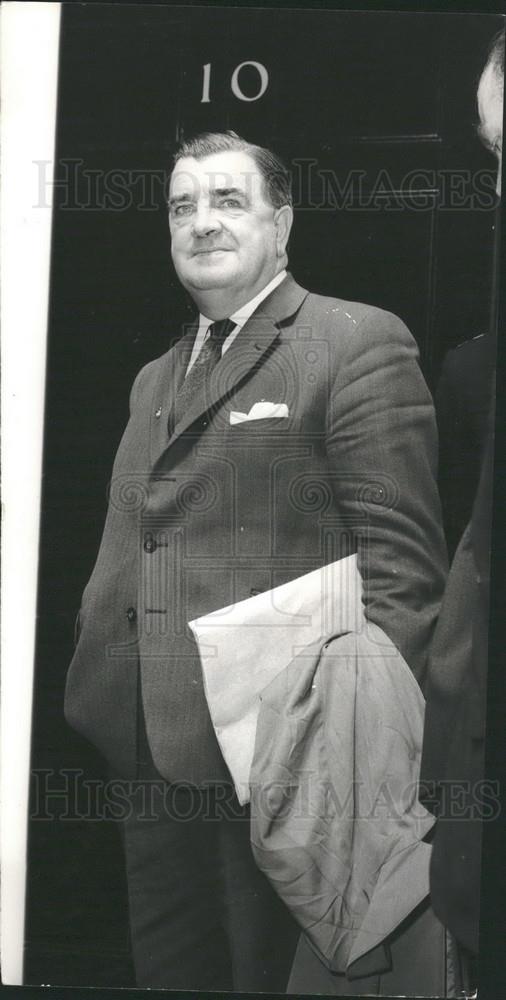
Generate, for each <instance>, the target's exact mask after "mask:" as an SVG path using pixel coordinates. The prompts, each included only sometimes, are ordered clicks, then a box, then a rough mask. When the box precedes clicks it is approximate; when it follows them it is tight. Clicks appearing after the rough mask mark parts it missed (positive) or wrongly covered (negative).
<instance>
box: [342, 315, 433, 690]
mask: <svg viewBox="0 0 506 1000" xmlns="http://www.w3.org/2000/svg"><path fill="white" fill-rule="evenodd" d="M327 453H328V457H329V461H330V463H331V465H332V468H333V470H334V471H336V472H337V476H334V480H335V482H336V487H335V489H336V492H337V496H336V501H337V505H338V508H339V510H340V512H341V514H342V515H343V517H346V520H347V523H348V524H349V525H350V526H351V527H352V530H353V533H354V535H355V543H356V545H357V551H358V559H359V568H360V572H361V575H362V579H363V582H364V602H365V613H366V617H367V618H368V619H370V620H371V621H373V622H374V623H375V624H376V625H379V626H380V628H382V629H383V631H384V632H385V633H386V634H387V635H388V637H389V638H390V639H391V640H392V642H394V643H395V645H396V646H397V648H398V649H399V650H400V651H401V653H402V655H403V656H404V658H405V659H406V661H407V663H408V664H409V666H410V667H411V669H412V670H413V673H414V674H415V676H416V678H417V680H418V681H419V683H420V684H423V679H424V676H425V669H426V660H427V653H428V647H429V644H430V640H431V636H432V633H433V629H434V626H435V622H436V618H437V614H438V611H439V606H440V602H441V598H442V593H443V588H444V582H445V575H446V569H447V557H446V548H445V543H444V539H443V530H442V524H441V509H440V502H439V496H438V492H437V487H436V475H437V431H436V425H435V417H434V408H433V405H432V398H431V395H430V393H429V390H428V389H427V386H426V384H425V382H424V379H423V376H422V374H421V371H420V368H419V366H418V351H417V347H416V344H415V341H414V340H413V338H412V336H411V334H410V333H409V331H408V330H407V328H406V327H405V326H404V324H403V323H402V322H401V320H399V319H398V318H397V317H396V316H393V315H392V314H391V313H387V312H383V311H381V310H371V312H370V313H368V314H367V315H366V317H365V318H364V319H363V320H362V322H361V323H360V324H359V325H358V326H357V327H356V328H355V330H354V332H353V333H352V334H351V335H350V338H349V341H348V345H347V348H346V351H345V357H344V359H343V358H341V360H340V363H339V367H338V374H337V377H336V379H335V382H334V385H333V390H332V392H331V398H330V406H329V419H328V426H327Z"/></svg>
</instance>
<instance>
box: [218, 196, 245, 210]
mask: <svg viewBox="0 0 506 1000" xmlns="http://www.w3.org/2000/svg"><path fill="white" fill-rule="evenodd" d="M221 206H222V208H241V202H240V201H239V198H224V199H223V201H222V202H221Z"/></svg>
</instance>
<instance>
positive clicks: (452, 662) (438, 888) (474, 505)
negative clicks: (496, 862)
mask: <svg viewBox="0 0 506 1000" xmlns="http://www.w3.org/2000/svg"><path fill="white" fill-rule="evenodd" d="M503 91H504V31H502V32H500V33H499V34H498V35H497V36H496V37H495V38H494V40H493V42H492V45H491V47H490V52H489V57H488V59H487V62H486V65H485V67H484V69H483V72H482V75H481V78H480V83H479V87H478V95H477V97H478V110H479V115H480V129H479V131H480V135H481V138H482V140H483V141H484V143H485V145H487V147H488V148H490V150H491V151H493V152H494V153H495V154H496V156H497V159H498V164H499V169H498V175H497V195H498V196H499V195H500V192H501V160H502V127H503ZM498 265H499V260H498V246H496V259H495V261H494V267H495V268H498ZM496 308H497V302H493V304H492V309H491V321H490V330H489V331H488V333H487V335H486V337H482V338H480V339H479V340H477V341H471V342H470V344H468V345H466V346H465V347H464V348H463V349H461V350H463V351H464V352H465V353H463V360H462V361H460V360H459V358H460V355H459V350H457V351H455V352H452V353H453V356H452V357H450V360H449V362H448V363H447V366H446V369H447V370H446V376H445V382H444V383H443V386H450V385H451V386H452V389H453V392H452V396H451V398H450V399H447V401H446V414H447V417H446V420H445V422H444V423H443V424H442V428H443V430H444V432H445V434H446V435H448V437H447V440H446V442H445V453H451V452H452V451H453V452H454V453H455V454H456V455H457V461H456V464H457V465H458V464H459V462H460V463H461V466H462V468H465V469H466V470H467V472H468V474H471V475H472V481H473V482H474V485H475V495H474V502H471V504H470V509H468V510H467V518H468V523H467V526H466V528H465V530H464V531H463V534H462V537H461V539H460V542H459V545H458V547H457V550H456V552H455V556H454V559H453V562H452V566H451V570H450V574H449V577H448V582H447V586H446V590H445V595H444V599H443V603H442V607H441V614H440V618H439V621H438V624H437V628H436V632H435V635H434V640H433V643H432V647H431V650H430V657H429V671H428V682H427V709H426V715H425V730H424V743H423V755H422V767H421V777H422V801H424V800H425V801H426V804H427V805H428V806H429V807H431V808H432V809H433V811H434V812H435V814H436V815H437V816H439V820H438V823H437V826H436V830H435V836H434V843H433V853H432V860H431V879H430V885H431V898H432V903H433V907H434V910H435V912H436V914H437V915H438V917H439V918H440V920H441V921H442V922H443V923H444V924H445V926H447V927H448V928H449V929H450V931H451V932H452V934H453V935H454V936H455V938H456V940H457V941H458V943H459V946H460V948H459V965H460V978H461V982H460V987H461V989H462V990H468V991H472V990H473V989H474V988H475V987H476V980H477V969H476V956H477V954H478V939H479V914H480V872H481V840H482V820H483V818H486V817H487V815H488V816H490V815H491V814H492V815H493V814H494V810H495V808H496V806H497V802H494V799H493V796H492V794H491V792H492V790H491V788H490V786H489V788H488V790H487V787H486V786H485V787H484V786H483V778H484V755H485V717H486V687H487V667H488V617H489V598H490V529H491V520H492V492H493V457H494V433H493V418H494V410H495V406H494V381H495V379H494V362H495V346H496V323H497V313H496ZM468 359H469V360H472V363H473V366H474V367H473V375H472V377H471V372H470V369H469V370H467V371H466V368H467V367H468ZM457 373H458V374H460V375H465V378H464V379H463V381H462V382H461V384H460V385H459V382H458V381H457V378H456V375H457ZM473 379H474V382H473ZM464 410H467V417H466V421H467V422H466V428H467V431H468V438H470V443H471V445H472V450H471V456H470V457H469V456H468V457H467V461H466V459H465V456H463V451H462V448H461V445H460V442H459V433H458V432H459V431H460V427H459V423H460V420H459V418H460V419H462V415H463V412H464ZM450 415H451V420H450V419H449V416H450ZM471 427H472V431H473V433H472V435H471V434H470V433H469V431H470V430H471ZM451 430H453V433H454V438H453V440H452V438H451V437H450V432H451ZM476 470H477V473H478V482H477V481H476ZM461 474H462V473H461Z"/></svg>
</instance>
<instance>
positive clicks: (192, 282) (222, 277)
mask: <svg viewBox="0 0 506 1000" xmlns="http://www.w3.org/2000/svg"><path fill="white" fill-rule="evenodd" d="M224 256H225V255H224ZM227 263H228V262H226V261H224V259H223V258H221V260H219V261H218V260H206V261H203V260H199V261H198V264H197V265H196V266H194V267H192V268H191V269H190V270H189V271H187V273H186V274H181V275H180V278H181V281H182V283H183V284H184V285H186V287H187V288H188V290H189V291H190V292H191V290H192V288H195V289H198V290H199V291H205V290H209V291H210V290H211V289H213V288H226V287H227V285H230V284H233V283H234V270H233V268H232V267H230V266H227Z"/></svg>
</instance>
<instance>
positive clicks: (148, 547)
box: [144, 535, 156, 553]
mask: <svg viewBox="0 0 506 1000" xmlns="http://www.w3.org/2000/svg"><path fill="white" fill-rule="evenodd" d="M155 549H156V541H155V539H154V538H153V535H146V538H145V539H144V551H145V552H148V553H151V552H154V551H155Z"/></svg>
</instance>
